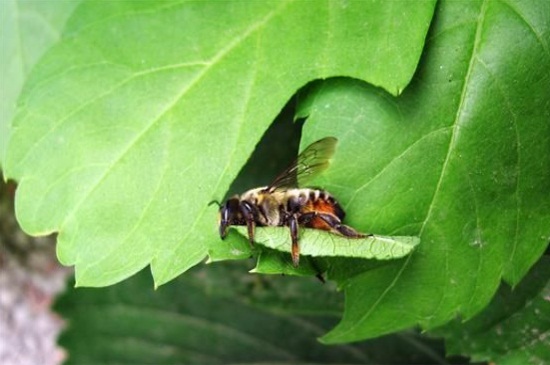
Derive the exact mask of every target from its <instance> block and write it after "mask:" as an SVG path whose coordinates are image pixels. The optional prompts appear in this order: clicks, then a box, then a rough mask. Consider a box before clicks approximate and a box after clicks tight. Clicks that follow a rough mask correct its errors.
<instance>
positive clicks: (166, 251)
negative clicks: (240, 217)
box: [4, 0, 550, 354]
mask: <svg viewBox="0 0 550 365" xmlns="http://www.w3.org/2000/svg"><path fill="white" fill-rule="evenodd" d="M434 7H435V4H434V2H433V1H425V2H382V1H380V2H378V1H374V2H339V1H331V2H323V3H321V2H301V1H294V2H293V1H286V2H191V3H189V2H183V3H181V2H107V3H101V5H99V3H96V2H86V3H83V4H82V5H80V6H79V7H78V8H77V9H76V10H75V12H74V13H73V15H72V17H71V18H70V20H69V22H68V25H67V27H66V29H65V30H64V32H63V39H62V40H61V41H60V42H59V43H58V44H57V45H56V46H55V47H53V48H52V49H51V50H50V51H49V52H48V53H47V55H46V56H45V57H44V58H43V59H42V60H41V61H40V62H39V64H38V65H37V67H36V68H35V69H34V71H33V72H32V73H31V75H30V76H29V78H28V80H27V81H26V84H25V88H24V90H23V92H22V94H21V96H20V105H19V107H18V110H17V115H16V118H15V120H14V122H13V125H14V128H13V129H12V130H11V135H10V140H9V145H8V151H7V157H6V160H5V161H4V167H5V172H6V175H7V176H8V177H11V178H14V179H16V180H17V181H18V182H19V188H18V193H17V201H16V207H17V216H18V219H19V221H20V223H21V225H22V226H23V227H24V229H25V230H27V231H28V232H29V233H31V234H46V233H50V232H55V231H57V232H59V236H58V254H59V258H60V260H61V261H62V262H63V263H65V264H67V265H75V267H76V280H77V284H78V285H86V286H102V285H108V284H112V283H115V282H117V281H120V280H122V279H124V278H127V277H128V276H130V275H132V274H133V273H136V272H138V271H139V270H140V269H142V268H143V267H145V266H147V265H149V264H150V265H151V271H152V273H153V277H154V282H155V285H156V286H158V285H160V284H163V283H166V282H168V281H169V280H171V279H173V278H175V277H176V276H178V275H179V274H181V273H182V272H184V271H185V270H187V269H188V268H190V267H192V266H194V265H196V264H197V263H198V262H200V261H201V260H203V258H205V257H206V255H207V254H209V255H210V259H211V260H212V261H219V260H227V259H236V258H246V257H248V256H249V255H250V253H251V251H250V247H249V246H248V243H247V242H246V239H244V238H243V237H242V236H240V235H238V234H234V233H233V234H230V236H229V237H228V239H227V240H226V241H221V240H220V239H219V237H218V235H217V230H216V222H215V216H216V207H215V206H210V207H209V206H208V205H207V204H208V202H209V201H211V200H212V199H220V198H221V197H223V196H225V195H226V193H227V192H228V190H231V191H232V192H236V193H238V192H241V191H243V190H245V188H250V187H252V186H245V185H246V183H248V182H249V181H245V180H246V179H242V180H241V179H236V180H235V177H236V176H237V173H238V171H239V169H240V168H241V167H242V166H243V165H244V164H245V162H246V161H247V159H248V158H249V156H250V155H251V153H252V151H253V150H254V146H255V145H256V144H257V143H258V141H259V140H260V138H261V136H262V135H263V134H264V132H265V131H266V130H267V128H268V126H269V124H270V123H271V122H272V121H273V119H274V118H275V117H276V115H277V114H278V113H279V112H280V110H281V109H282V108H283V105H285V103H286V102H287V101H288V100H289V99H290V98H291V96H292V95H294V94H296V92H297V91H299V93H298V98H297V100H296V113H295V116H294V117H295V118H296V119H304V118H305V119H307V121H306V122H305V126H304V129H303V132H302V137H303V138H302V140H301V145H302V147H304V146H307V145H308V144H309V143H311V142H313V141H315V140H317V139H319V138H322V137H325V136H335V137H337V138H338V139H339V147H338V150H337V151H336V154H335V156H334V160H333V164H332V166H331V168H330V169H329V170H327V172H326V173H325V174H324V175H323V176H322V177H320V179H318V180H317V181H316V184H317V185H320V186H323V187H324V188H326V189H327V190H329V191H330V192H331V193H332V194H334V195H335V196H336V197H338V199H339V201H340V202H341V203H342V205H343V206H344V208H345V210H346V212H347V213H348V214H347V217H346V223H347V224H349V225H351V226H353V227H354V228H356V229H358V230H359V231H363V232H372V233H374V234H377V235H380V236H411V237H413V236H414V237H420V241H421V244H419V245H418V246H417V247H416V248H415V250H414V251H412V253H411V254H410V255H408V256H405V257H403V258H397V259H394V260H389V261H375V260H364V259H357V258H349V257H348V258H344V257H341V256H340V254H338V257H330V258H328V257H326V255H325V254H322V256H323V257H322V258H321V259H318V258H315V260H310V259H309V256H307V255H305V256H304V257H308V259H307V260H304V262H303V266H301V267H300V268H299V269H298V270H295V269H294V268H292V267H289V266H288V265H287V262H286V261H285V260H286V259H285V257H286V255H284V254H281V253H280V252H278V251H273V250H269V249H262V250H261V252H260V253H259V262H258V265H257V267H256V269H254V270H255V271H256V272H264V273H285V274H298V275H313V274H315V273H316V272H318V270H317V269H318V268H322V269H323V270H327V277H328V278H329V279H333V280H335V281H336V282H337V283H338V285H339V287H340V288H342V289H343V290H344V292H345V295H346V301H345V307H344V314H343V319H342V321H341V322H340V324H338V325H337V326H336V328H335V329H333V330H332V331H331V332H330V333H329V334H328V335H326V336H325V337H323V341H325V342H329V343H337V342H350V341H356V340H359V339H363V338H368V337H376V336H380V335H382V334H385V333H390V332H395V331H397V330H400V329H404V328H409V327H412V326H415V325H417V324H419V325H420V326H422V327H423V328H427V329H429V328H434V327H437V326H440V325H442V324H444V323H446V322H448V321H450V320H451V319H453V318H455V317H456V316H457V315H460V316H461V317H462V319H463V320H468V319H470V318H472V317H473V316H474V315H475V314H476V313H478V312H480V311H481V310H482V309H483V308H484V307H485V306H486V305H487V304H488V303H489V301H490V299H491V298H492V296H493V295H494V293H495V291H496V290H497V288H498V286H499V284H500V282H501V279H504V280H505V281H507V282H508V283H510V284H512V285H517V284H518V283H519V282H520V280H521V279H522V278H523V276H524V275H525V274H526V273H527V272H528V270H529V268H530V267H531V266H532V265H533V264H534V263H535V262H536V261H537V259H538V258H539V257H540V256H541V254H542V252H543V251H544V249H545V247H546V246H547V245H548V241H549V240H550V228H549V227H550V196H549V194H548V186H550V173H549V169H548V166H550V154H549V153H548V151H550V123H549V122H548V120H549V119H548V116H549V115H550V102H549V98H550V97H549V95H550V93H549V90H550V51H549V49H550V3H548V2H546V1H544V0H540V1H530V2H519V1H517V2H515V1H507V2H503V1H470V2H445V1H442V2H441V3H439V4H438V5H437V7H436V8H435V13H434ZM432 16H433V19H432ZM428 27H429V32H428ZM426 37H427V38H426ZM425 42H426V43H425ZM424 43H425V44H424ZM420 56H422V57H420ZM335 76H337V77H338V78H331V77H335ZM413 76H414V77H413ZM329 78H330V79H329ZM314 80H318V81H315V82H313V81H314ZM409 82H410V85H409ZM407 85H408V86H407ZM405 87H406V89H405ZM287 112H288V111H287ZM269 136H270V135H269V134H266V138H268V137H269ZM289 145H291V146H292V147H293V148H294V147H295V146H294V145H293V143H291V142H289V143H279V146H278V147H277V148H278V149H280V148H282V149H286V148H287V147H288V146H289ZM288 148H289V147H288ZM271 151H273V152H271ZM275 151H276V149H272V150H269V149H268V150H262V154H263V156H261V157H263V159H262V160H263V161H267V162H265V163H264V166H265V167H266V169H267V167H268V164H269V163H270V160H278V159H277V158H276V157H275V156H274V155H275ZM260 173H261V172H260ZM264 174H265V175H264ZM267 175H268V174H267V173H262V178H266V179H267V180H265V181H263V183H264V184H265V183H267V182H269V178H270V177H269V176H267ZM271 177H272V176H271ZM232 181H235V184H234V185H231V183H232ZM282 232H283V231H282ZM282 232H281V236H283V233H282ZM287 233H288V232H286V233H284V239H285V240H288V234H287ZM258 234H259V236H258V237H261V235H263V234H266V232H264V231H262V230H261V229H259V231H258ZM281 238H283V237H281ZM331 239H332V236H330V235H329V234H328V233H324V232H323V233H319V232H313V233H309V232H307V231H306V232H305V234H304V235H303V237H302V239H301V243H302V248H303V250H305V249H306V248H307V247H311V248H314V250H315V249H316V246H315V243H316V240H321V241H323V240H325V241H326V242H329V241H330V240H331ZM278 243H279V242H278ZM258 246H261V245H258ZM288 246H289V245H288V242H287V243H285V244H284V246H283V247H282V249H284V250H286V249H287V248H288ZM319 249H320V248H319ZM313 252H314V251H313ZM292 280H299V279H297V278H293V279H292ZM161 290H162V289H161ZM186 290H187V289H186ZM542 298H544V297H542ZM543 303H544V302H541V303H540V304H543ZM90 325H92V324H90ZM323 328H324V327H323ZM511 328H515V327H514V326H511ZM470 350H471V351H474V350H473V349H470ZM466 351H469V350H466ZM495 353H496V352H495ZM493 354H494V353H493Z"/></svg>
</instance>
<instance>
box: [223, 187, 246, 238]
mask: <svg viewBox="0 0 550 365" xmlns="http://www.w3.org/2000/svg"><path fill="white" fill-rule="evenodd" d="M239 205H240V201H239V198H238V197H237V196H235V197H233V198H230V199H228V200H226V202H225V203H224V204H220V225H219V229H220V237H221V238H222V239H224V238H225V237H226V236H227V229H228V228H229V226H231V225H234V224H242V221H243V218H242V214H241V209H240V207H239Z"/></svg>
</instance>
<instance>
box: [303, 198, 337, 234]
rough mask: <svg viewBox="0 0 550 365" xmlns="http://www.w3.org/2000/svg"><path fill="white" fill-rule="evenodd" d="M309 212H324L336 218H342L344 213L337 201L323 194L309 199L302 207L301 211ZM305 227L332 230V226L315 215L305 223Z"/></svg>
mask: <svg viewBox="0 0 550 365" xmlns="http://www.w3.org/2000/svg"><path fill="white" fill-rule="evenodd" d="M309 212H318V213H326V214H330V215H333V216H335V217H337V218H338V220H340V221H341V220H342V219H344V216H345V213H344V210H343V209H342V207H340V204H338V202H337V201H336V200H335V199H334V198H333V197H331V196H330V195H329V196H326V197H325V196H324V194H321V196H320V197H319V198H318V199H317V200H310V201H309V202H308V203H307V204H306V205H305V206H304V207H303V209H302V213H309ZM306 227H311V228H316V229H322V230H325V231H330V230H332V227H331V226H330V225H328V223H327V222H326V221H325V220H323V219H321V218H319V217H315V218H313V219H312V220H311V221H309V222H308V223H307V224H306Z"/></svg>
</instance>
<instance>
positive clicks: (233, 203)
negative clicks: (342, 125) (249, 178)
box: [219, 137, 370, 266]
mask: <svg viewBox="0 0 550 365" xmlns="http://www.w3.org/2000/svg"><path fill="white" fill-rule="evenodd" d="M337 142H338V140H337V139H336V138H334V137H326V138H323V139H321V140H319V141H317V142H314V143H312V144H311V145H309V146H308V147H307V148H306V149H305V150H304V151H303V152H302V153H301V154H300V155H298V158H297V159H296V160H295V161H294V163H293V164H292V165H290V166H289V167H288V168H287V169H286V170H285V171H284V172H283V173H282V174H280V175H279V176H278V177H277V178H276V179H275V180H274V181H273V182H272V183H271V184H269V185H267V186H263V187H260V188H255V189H251V190H248V191H246V192H244V193H243V194H241V195H235V196H233V197H232V198H230V199H228V200H227V201H226V202H225V203H223V204H220V211H219V213H220V215H219V231H220V237H221V238H222V239H224V238H225V237H226V236H227V229H228V227H229V226H232V225H238V226H247V230H248V239H249V241H250V244H251V245H254V228H255V227H256V226H288V227H289V228H290V237H291V240H292V250H291V252H292V262H293V264H294V266H298V263H299V261H300V247H299V245H298V227H307V228H315V229H321V230H325V231H329V232H331V233H335V234H339V235H343V236H346V237H352V238H361V237H366V236H370V234H364V233H359V232H357V231H356V230H355V229H353V228H351V227H349V226H346V225H345V224H343V223H342V220H343V219H344V217H345V213H344V210H343V209H342V207H341V206H340V204H339V203H338V201H337V200H336V199H335V198H334V197H333V196H332V195H331V194H330V193H329V192H327V191H325V190H320V189H308V188H298V187H297V186H298V180H299V181H300V183H301V184H304V183H307V181H308V180H309V179H310V178H311V177H313V176H315V175H317V174H318V173H320V172H322V171H323V170H325V169H326V168H327V167H328V166H329V162H330V158H331V157H332V155H333V154H334V151H335V148H336V143H337Z"/></svg>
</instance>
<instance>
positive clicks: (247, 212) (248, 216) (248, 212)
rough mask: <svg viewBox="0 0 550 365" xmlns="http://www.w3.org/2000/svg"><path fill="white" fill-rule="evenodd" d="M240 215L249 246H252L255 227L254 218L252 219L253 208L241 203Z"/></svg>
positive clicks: (244, 202)
mask: <svg viewBox="0 0 550 365" xmlns="http://www.w3.org/2000/svg"><path fill="white" fill-rule="evenodd" d="M240 208H241V213H242V215H243V217H244V220H245V221H246V228H247V229H248V241H249V242H250V245H251V246H254V227H255V220H254V219H255V217H254V208H253V207H252V205H251V204H250V203H248V202H246V201H242V202H241V204H240Z"/></svg>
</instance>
